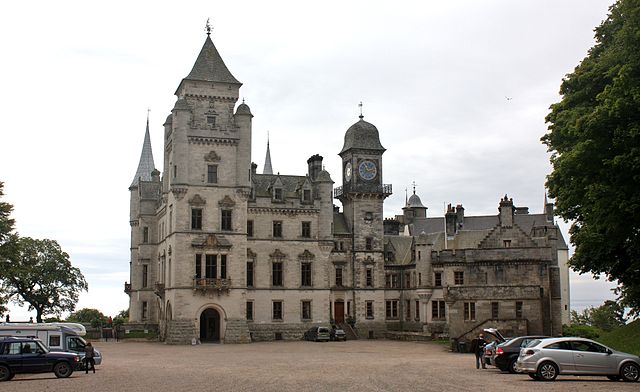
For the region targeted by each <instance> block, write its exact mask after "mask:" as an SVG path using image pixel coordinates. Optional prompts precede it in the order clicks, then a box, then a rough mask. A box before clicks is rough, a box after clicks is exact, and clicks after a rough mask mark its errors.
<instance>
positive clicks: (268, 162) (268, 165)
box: [262, 137, 273, 174]
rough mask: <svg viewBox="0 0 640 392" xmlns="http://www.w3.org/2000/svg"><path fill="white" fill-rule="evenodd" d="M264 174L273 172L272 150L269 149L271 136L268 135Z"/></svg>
mask: <svg viewBox="0 0 640 392" xmlns="http://www.w3.org/2000/svg"><path fill="white" fill-rule="evenodd" d="M262 174H273V168H272V167H271V151H270V149H269V138H268V137H267V156H266V157H265V158H264V168H263V169H262Z"/></svg>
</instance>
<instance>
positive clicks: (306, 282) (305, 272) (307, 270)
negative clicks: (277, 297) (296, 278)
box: [300, 263, 311, 286]
mask: <svg viewBox="0 0 640 392" xmlns="http://www.w3.org/2000/svg"><path fill="white" fill-rule="evenodd" d="M300 275H301V276H300V284H301V285H302V286H311V263H302V264H300Z"/></svg>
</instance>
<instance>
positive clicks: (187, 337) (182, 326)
mask: <svg viewBox="0 0 640 392" xmlns="http://www.w3.org/2000/svg"><path fill="white" fill-rule="evenodd" d="M194 338H196V326H195V324H194V322H193V320H186V319H185V320H171V321H169V325H168V327H167V336H166V339H165V341H164V342H165V344H191V342H192V340H193V339H194Z"/></svg>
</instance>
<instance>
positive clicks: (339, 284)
mask: <svg viewBox="0 0 640 392" xmlns="http://www.w3.org/2000/svg"><path fill="white" fill-rule="evenodd" d="M336 287H342V267H336Z"/></svg>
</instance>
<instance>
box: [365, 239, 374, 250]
mask: <svg viewBox="0 0 640 392" xmlns="http://www.w3.org/2000/svg"><path fill="white" fill-rule="evenodd" d="M365 241H366V243H365V249H366V250H373V238H371V237H367V238H365Z"/></svg>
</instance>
